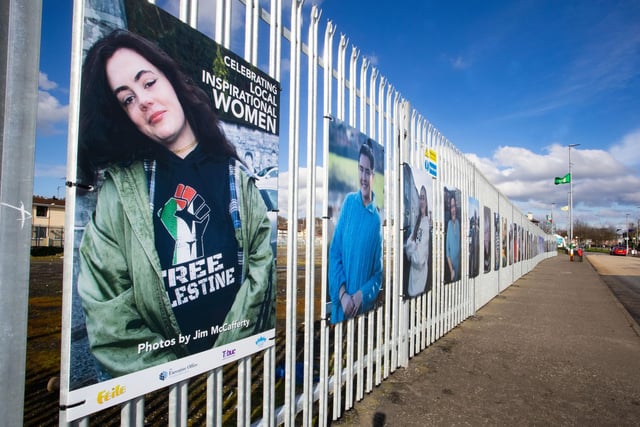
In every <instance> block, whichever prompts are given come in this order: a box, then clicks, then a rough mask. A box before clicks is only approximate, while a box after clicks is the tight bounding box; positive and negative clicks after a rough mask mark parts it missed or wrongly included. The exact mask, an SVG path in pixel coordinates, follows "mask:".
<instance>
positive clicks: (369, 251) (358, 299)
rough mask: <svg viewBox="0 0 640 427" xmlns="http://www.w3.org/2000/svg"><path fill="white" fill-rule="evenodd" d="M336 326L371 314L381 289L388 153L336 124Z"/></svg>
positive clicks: (332, 151)
mask: <svg viewBox="0 0 640 427" xmlns="http://www.w3.org/2000/svg"><path fill="white" fill-rule="evenodd" d="M328 173H329V197H328V202H329V216H330V218H329V221H330V225H331V226H330V229H331V230H332V231H331V233H330V234H331V235H330V236H329V239H330V240H329V241H330V244H329V271H328V279H329V280H328V282H329V287H328V288H329V289H328V295H327V302H328V303H330V306H331V308H330V310H328V311H330V313H331V314H330V316H331V323H333V324H336V323H340V322H342V321H343V320H347V319H349V318H353V317H355V316H357V315H360V314H364V313H367V312H368V311H370V310H372V309H373V308H375V307H376V306H377V305H378V297H379V294H380V289H381V287H382V277H383V275H382V253H383V252H382V246H383V243H382V242H383V239H382V221H383V218H384V148H383V147H382V146H381V145H380V144H378V143H377V142H375V141H373V140H371V139H370V138H369V137H368V136H367V135H365V134H363V133H361V132H359V131H358V130H356V129H354V128H352V127H350V126H348V125H347V124H346V123H344V122H342V121H340V120H337V119H332V120H331V122H330V125H329V159H328Z"/></svg>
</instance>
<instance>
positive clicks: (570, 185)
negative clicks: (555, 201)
mask: <svg viewBox="0 0 640 427" xmlns="http://www.w3.org/2000/svg"><path fill="white" fill-rule="evenodd" d="M578 145H580V144H569V245H570V247H571V249H570V253H569V254H570V255H571V257H572V259H573V175H572V174H571V148H573V147H577V146H578Z"/></svg>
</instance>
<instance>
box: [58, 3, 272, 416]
mask: <svg viewBox="0 0 640 427" xmlns="http://www.w3.org/2000/svg"><path fill="white" fill-rule="evenodd" d="M126 6H127V8H128V11H131V10H134V11H138V10H141V11H142V13H140V14H138V15H135V14H134V15H135V16H129V19H128V29H115V30H113V31H109V32H106V35H104V36H103V37H101V38H99V39H98V40H97V41H95V42H94V43H92V44H91V45H90V46H89V47H88V49H87V50H86V56H85V59H84V62H83V65H82V73H81V81H80V114H79V123H78V128H79V129H78V146H77V171H78V172H77V184H78V185H77V188H78V192H77V200H78V202H77V203H78V204H77V206H76V213H75V216H76V218H79V217H82V216H83V215H84V216H86V217H87V218H88V220H87V222H86V226H85V227H84V231H83V232H82V233H81V239H80V241H79V245H78V248H77V252H74V254H75V255H74V256H75V258H76V259H75V260H74V269H75V273H74V284H73V286H74V290H75V292H74V294H73V295H74V296H73V298H74V299H77V301H79V303H78V304H77V306H80V307H81V309H78V310H76V309H75V308H74V311H81V313H82V318H83V320H82V324H81V325H80V326H82V329H83V330H85V331H86V332H85V334H86V340H87V344H86V350H84V349H83V348H82V346H79V345H74V344H77V342H76V341H78V342H79V340H78V339H76V337H77V336H80V335H82V334H78V333H75V334H72V338H71V340H72V342H71V355H70V357H69V358H70V360H71V362H70V363H71V367H70V369H69V370H70V376H71V379H70V380H69V384H70V390H71V392H70V393H69V396H70V397H68V401H67V402H63V404H67V405H75V404H76V402H77V401H82V402H83V403H82V404H83V405H85V401H86V400H87V399H84V400H82V399H81V397H82V396H84V395H86V394H87V393H89V394H90V393H93V392H94V391H95V392H96V393H100V392H101V390H103V389H105V388H106V389H110V388H111V387H112V386H116V385H117V386H118V387H119V388H118V389H119V390H120V389H122V390H125V389H126V390H128V392H127V396H125V397H123V398H131V397H132V396H135V395H140V394H142V393H145V392H148V391H151V390H154V389H156V388H160V387H163V386H166V385H168V384H171V383H172V382H176V381H179V380H180V379H184V378H185V376H186V378H188V376H190V375H196V374H198V373H201V372H205V371H207V370H210V369H213V368H216V367H218V366H221V365H223V364H225V363H228V362H231V361H233V360H237V359H238V358H241V357H245V356H247V355H250V354H252V353H255V352H257V351H261V350H262V349H264V348H267V347H270V346H272V345H273V337H274V336H275V287H276V283H275V282H276V270H275V254H274V251H273V247H272V220H271V219H270V212H268V209H267V206H266V204H265V201H264V199H263V196H262V194H261V191H260V189H259V188H258V186H257V185H256V181H257V180H258V177H256V176H255V175H254V174H253V171H251V170H249V169H248V168H247V167H246V165H245V163H244V161H243V159H242V157H241V156H240V154H239V153H240V152H242V151H244V150H246V147H245V146H242V145H240V146H239V147H237V146H236V144H234V141H236V139H235V138H237V135H240V134H243V133H246V134H250V135H253V136H252V137H253V138H254V139H257V138H263V139H264V141H265V144H264V145H266V146H269V149H270V150H271V151H272V152H276V153H277V151H275V150H277V143H278V140H277V139H278V138H277V128H272V132H271V134H270V135H267V136H264V137H260V136H259V135H258V136H256V134H260V133H265V132H262V130H261V129H256V126H254V125H253V124H252V123H244V122H242V121H241V120H236V121H235V122H233V123H231V124H227V123H223V122H222V120H221V118H220V117H224V118H227V119H228V117H229V111H225V110H224V108H219V107H217V106H216V105H215V103H214V102H213V101H212V98H211V95H210V94H207V92H205V90H203V87H202V86H203V83H202V82H198V81H197V80H196V79H197V78H198V77H199V74H200V73H198V75H197V76H194V75H193V74H187V72H186V71H184V70H185V67H184V63H183V61H185V58H184V57H182V58H179V60H178V59H176V57H175V56H174V55H175V52H172V54H171V55H169V54H168V53H167V52H166V51H165V50H164V49H163V48H162V47H161V44H160V43H159V42H158V41H156V40H153V39H149V38H147V37H145V36H142V35H141V34H140V33H139V32H138V31H136V30H135V29H137V28H143V27H144V26H145V25H148V26H153V27H154V28H163V29H164V30H165V31H167V32H168V33H169V34H171V36H172V37H175V38H180V39H181V40H187V41H188V40H189V39H190V38H193V40H191V44H193V45H196V46H198V47H199V48H203V44H204V45H205V47H204V49H206V51H207V52H209V56H208V57H198V59H197V60H196V61H198V60H199V61H202V62H201V63H197V64H196V65H194V64H187V65H188V67H187V68H190V72H191V73H193V70H194V69H202V70H210V71H208V73H209V76H212V75H213V73H214V72H217V73H219V74H220V75H222V76H223V77H224V78H226V79H230V80H231V81H232V83H228V84H227V85H225V88H228V87H229V86H232V85H234V86H235V88H236V89H235V93H238V94H243V96H244V97H245V98H246V97H247V96H248V94H244V92H243V91H245V90H246V91H247V92H248V91H249V89H248V88H249V87H257V86H258V84H264V85H265V87H279V86H277V84H275V83H274V82H275V81H273V80H272V79H270V78H268V77H267V76H266V75H265V74H264V73H261V72H259V71H254V72H253V73H252V74H250V73H248V72H245V73H244V74H242V73H241V72H239V71H238V69H239V68H240V67H241V66H242V67H245V70H249V67H252V66H250V65H249V64H246V63H244V62H243V61H242V60H241V59H240V58H239V57H237V56H236V55H235V54H233V53H232V52H230V51H226V50H224V49H223V48H219V47H218V46H217V45H216V44H215V43H214V42H213V41H212V40H210V39H208V38H206V36H204V35H202V34H200V33H197V32H196V31H195V30H193V29H192V28H190V27H189V26H187V25H186V24H184V23H181V22H179V21H178V20H177V19H175V18H174V17H172V16H170V15H168V14H166V13H164V12H162V11H160V10H157V9H156V8H155V6H153V5H150V4H149V3H147V2H139V1H134V0H127V2H126ZM140 16H143V17H144V16H152V17H154V19H157V20H162V22H153V21H152V20H149V19H144V18H140ZM136 17H137V19H136ZM172 28H173V30H171V29H172ZM181 36H182V37H181ZM171 40H172V39H168V43H169V46H171V44H170V43H171ZM165 42H167V40H165ZM185 56H186V57H188V58H192V57H193V55H190V54H189V53H188V52H187V53H185ZM221 57H223V58H221ZM213 63H215V64H218V68H217V69H212V68H211V64H213ZM219 64H232V65H230V66H227V68H226V69H222V68H220V65H219ZM245 64H246V65H245ZM232 68H233V69H232ZM240 74H242V75H240ZM250 77H252V78H254V79H257V80H256V81H255V82H254V84H251V83H250V82H248V81H246V80H247V79H248V78H250ZM211 78H212V77H211ZM204 86H206V85H204ZM220 87H222V81H221V83H220ZM216 90H218V88H216V87H214V88H212V89H211V92H212V93H213V95H214V96H216V95H217V96H218V97H219V98H222V97H225V96H228V97H231V96H232V95H231V94H229V93H227V92H224V93H222V90H223V89H220V93H218V92H216ZM273 100H274V102H276V103H277V102H279V98H278V97H277V96H274V97H273ZM229 103H230V102H227V104H226V105H229ZM245 108H250V106H249V105H246V106H245ZM272 112H275V114H276V118H277V113H278V109H277V105H276V106H275V107H273V108H272V109H270V110H269V113H272ZM265 114H267V113H265ZM244 128H248V130H246V131H245V130H243V129H244ZM225 129H227V130H229V131H230V132H231V134H232V135H234V140H231V139H230V138H229V137H228V136H227V134H226V132H225ZM243 140H244V139H243ZM256 145H258V144H257V143H256ZM273 146H275V147H276V149H275V150H274V149H273ZM86 190H89V191H86ZM83 203H84V205H83ZM86 206H91V208H87V207H86ZM74 307H76V305H75V303H74ZM72 318H73V320H72V321H71V322H72V323H73V325H72V329H74V330H76V329H78V325H77V324H78V322H79V321H78V320H76V318H77V316H76V315H75V314H74V315H73V316H72ZM83 352H84V353H86V354H84V353H83ZM78 361H80V362H78ZM79 364H84V366H80V367H79ZM152 367H158V368H159V370H155V369H154V370H149V369H148V368H152ZM83 370H84V371H90V370H95V374H93V375H86V374H84V373H83V374H82V375H85V376H84V377H79V376H78V375H76V372H74V371H83ZM76 377H77V378H76ZM114 381H117V383H116V382H114ZM98 389H99V390H98ZM112 400H113V402H112V401H110V402H109V403H108V404H109V405H110V404H112V403H118V402H117V401H116V400H117V399H112ZM99 403H100V402H99ZM100 404H101V405H103V407H104V404H106V403H105V402H102V403H100ZM91 405H95V402H93V403H92V402H91V399H89V403H86V405H85V406H86V408H78V407H77V406H73V410H71V409H69V410H67V416H69V417H70V418H69V419H74V418H77V416H83V415H86V414H87V413H90V412H91V411H92V408H91Z"/></svg>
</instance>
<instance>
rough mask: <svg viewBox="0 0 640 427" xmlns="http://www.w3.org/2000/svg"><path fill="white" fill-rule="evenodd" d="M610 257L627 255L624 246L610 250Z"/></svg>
mask: <svg viewBox="0 0 640 427" xmlns="http://www.w3.org/2000/svg"><path fill="white" fill-rule="evenodd" d="M610 254H611V255H623V256H625V255H627V248H626V247H625V246H620V245H618V246H614V247H613V248H611V252H610Z"/></svg>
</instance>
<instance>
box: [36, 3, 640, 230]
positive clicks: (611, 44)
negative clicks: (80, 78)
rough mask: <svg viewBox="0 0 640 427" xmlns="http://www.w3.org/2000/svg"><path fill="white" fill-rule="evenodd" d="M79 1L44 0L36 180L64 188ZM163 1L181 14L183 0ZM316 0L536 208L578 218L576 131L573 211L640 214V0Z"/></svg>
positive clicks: (53, 190) (403, 89) (411, 97)
mask: <svg viewBox="0 0 640 427" xmlns="http://www.w3.org/2000/svg"><path fill="white" fill-rule="evenodd" d="M70 3H71V2H68V1H63V2H59V1H55V0H44V1H43V4H44V11H43V27H42V28H43V38H42V53H41V61H40V70H41V83H40V107H39V120H38V133H37V141H36V176H35V188H34V193H36V194H40V195H44V196H59V197H64V181H65V178H64V177H65V175H66V172H65V163H66V151H67V150H66V129H67V121H66V117H67V114H68V103H69V100H68V94H69V63H70V44H71V40H70V36H71V34H70V33H71V4H70ZM157 3H158V4H159V5H160V6H161V7H163V8H165V9H166V10H168V11H170V12H172V13H174V14H177V10H178V1H177V0H167V1H162V0H158V2H157ZM199 3H200V10H201V18H200V20H199V26H200V28H201V31H203V32H205V33H209V34H211V33H210V31H207V30H204V29H202V28H212V25H213V24H211V22H212V18H211V11H212V10H213V7H212V5H213V2H209V1H207V0H200V2H199ZM234 3H238V4H239V2H234ZM268 3H269V2H264V1H262V2H261V4H263V7H268ZM284 3H287V1H286V0H285V1H284ZM315 3H316V4H319V7H320V9H321V10H322V16H321V19H320V35H319V39H320V41H321V43H322V40H323V34H324V28H325V26H326V23H327V21H328V20H331V21H332V22H333V24H334V25H336V27H337V30H336V37H335V41H336V45H337V40H338V39H339V35H340V34H345V35H347V37H348V38H349V42H350V43H351V44H352V45H354V46H355V47H357V48H358V49H359V50H360V56H361V57H366V58H368V59H369V60H370V61H371V63H372V64H373V66H375V67H376V69H378V70H379V72H380V74H381V75H383V76H384V77H385V78H386V79H387V80H389V81H390V82H391V83H392V85H393V86H394V88H395V89H396V90H398V91H399V92H400V94H401V95H402V96H403V97H404V98H405V99H407V100H408V101H409V102H410V103H411V105H412V106H413V107H414V108H415V109H417V110H418V111H419V112H420V113H421V114H422V115H423V116H424V117H425V118H427V119H428V120H429V121H430V122H431V123H433V124H434V125H435V126H436V127H437V128H438V130H440V132H442V133H443V134H444V135H445V136H446V137H447V138H448V139H449V140H450V141H451V142H453V144H455V145H456V146H457V147H458V149H460V150H461V151H462V152H464V153H465V154H467V155H468V156H469V157H470V158H471V159H472V160H473V161H474V162H475V163H476V164H477V165H478V167H479V168H480V170H481V171H482V172H483V173H484V175H485V176H486V177H487V178H488V179H489V180H490V181H491V182H493V183H494V185H497V186H498V188H499V189H500V190H501V191H502V192H503V193H504V194H505V195H507V196H508V197H509V198H511V199H512V200H514V201H515V202H516V204H517V205H518V207H519V208H520V209H521V210H522V211H523V212H525V213H526V212H533V213H534V215H535V216H536V217H538V218H541V217H543V216H544V215H545V214H548V213H550V209H551V204H552V203H555V206H556V208H555V212H554V216H555V217H556V221H557V223H558V225H559V226H563V224H566V216H565V218H563V217H562V215H564V214H561V212H560V210H559V208H560V207H561V206H564V205H566V204H567V191H568V186H566V185H560V186H554V185H553V177H555V176H562V175H564V174H565V173H567V172H568V148H567V145H568V144H580V146H578V147H576V148H574V149H572V150H571V160H572V163H573V172H574V186H573V190H574V218H577V219H580V220H583V221H586V222H589V223H592V224H594V225H603V226H606V225H613V226H615V227H621V226H622V225H623V224H624V222H625V221H626V214H629V220H630V221H637V220H638V218H639V217H640V101H639V100H640V2H638V1H637V0H620V1H616V0H607V1H595V0H588V1H544V0H524V1H483V2H479V1H417V0H416V1H402V2H400V1H399V2H392V3H381V2H371V1H360V0H358V1H355V0H352V1H344V0H324V1H322V2H315ZM311 4H313V2H306V3H305V8H304V11H303V19H304V20H305V21H308V16H309V10H310V5H311ZM264 5H266V6H264ZM289 10H290V9H289V8H288V7H284V14H285V15H287V14H289ZM236 21H238V20H237V19H236ZM240 21H241V19H240ZM288 21H289V18H288V16H287V17H286V18H285V22H286V23H288ZM239 26H240V25H237V27H239ZM234 34H235V33H234ZM303 37H306V31H303ZM232 48H233V49H234V50H236V51H237V52H238V53H240V54H242V50H241V49H240V50H239V51H238V47H237V46H232ZM286 48H287V49H288V47H286ZM321 48H322V47H321ZM283 49H285V47H284V46H283ZM336 49H337V47H335V46H334V51H335V50H336ZM348 52H350V48H349V50H348ZM285 65H286V64H285ZM283 75H285V76H286V74H285V68H284V67H283ZM282 101H283V102H285V103H286V102H287V101H288V94H287V93H283V99H282ZM283 131H286V129H283Z"/></svg>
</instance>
